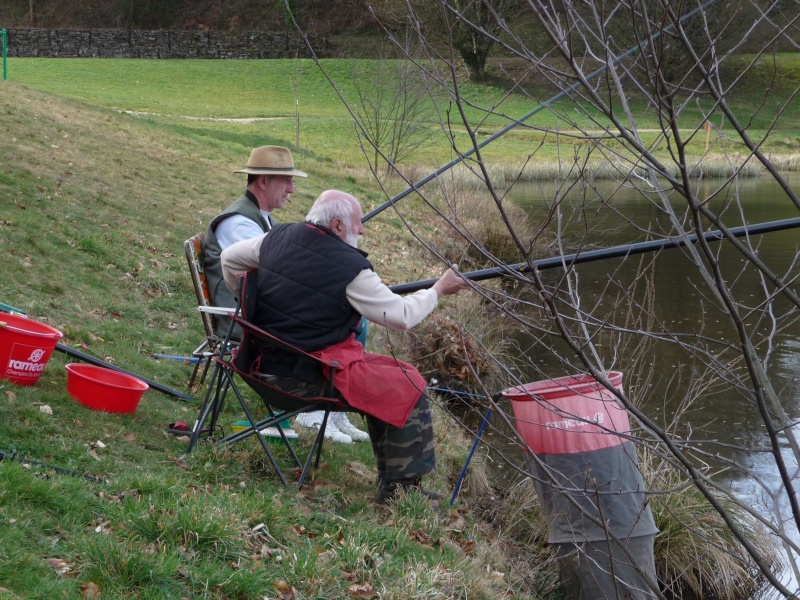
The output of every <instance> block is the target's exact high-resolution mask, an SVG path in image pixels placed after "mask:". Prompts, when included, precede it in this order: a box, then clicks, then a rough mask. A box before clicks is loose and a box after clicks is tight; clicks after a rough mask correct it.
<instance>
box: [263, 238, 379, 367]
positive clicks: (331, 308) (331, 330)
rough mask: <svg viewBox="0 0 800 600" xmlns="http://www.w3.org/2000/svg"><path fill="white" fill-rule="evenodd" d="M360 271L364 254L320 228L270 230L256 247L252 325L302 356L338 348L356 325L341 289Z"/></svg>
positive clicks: (356, 317)
mask: <svg viewBox="0 0 800 600" xmlns="http://www.w3.org/2000/svg"><path fill="white" fill-rule="evenodd" d="M364 269H372V265H371V264H370V262H369V261H368V260H367V258H366V254H365V253H364V252H362V251H361V250H358V249H357V248H353V247H352V246H350V245H348V244H346V243H345V242H344V241H343V240H341V239H340V238H338V237H337V236H336V235H335V234H334V233H333V232H332V231H330V230H329V229H327V228H326V227H322V226H320V225H312V224H310V223H289V224H281V225H276V226H275V227H273V228H272V230H271V231H270V233H269V235H267V236H266V237H265V238H264V241H263V243H262V244H261V254H260V256H259V267H258V296H257V299H256V306H255V311H254V314H253V316H252V320H253V321H254V323H255V325H257V326H258V327H261V328H262V329H264V330H265V331H267V332H269V333H271V334H273V335H275V336H276V337H278V338H280V339H282V340H284V341H286V342H288V343H290V344H293V345H295V346H297V347H298V348H301V349H303V350H305V351H306V352H313V351H316V350H321V349H323V348H327V347H328V346H331V345H333V344H337V343H339V342H343V341H344V340H346V339H347V338H348V337H349V336H350V334H351V333H352V332H353V331H355V329H356V326H357V325H358V322H359V321H360V319H361V315H360V314H358V312H356V310H355V309H353V307H352V306H351V305H350V303H349V302H348V301H347V296H346V288H347V285H348V284H349V283H350V282H351V281H353V279H355V278H356V276H358V274H359V273H360V272H361V271H363V270H364Z"/></svg>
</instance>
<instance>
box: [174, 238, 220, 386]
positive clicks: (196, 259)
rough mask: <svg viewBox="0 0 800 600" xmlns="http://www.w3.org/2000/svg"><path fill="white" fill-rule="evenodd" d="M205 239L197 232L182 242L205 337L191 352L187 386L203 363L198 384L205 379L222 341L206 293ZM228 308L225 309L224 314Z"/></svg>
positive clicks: (209, 298) (191, 382) (191, 383)
mask: <svg viewBox="0 0 800 600" xmlns="http://www.w3.org/2000/svg"><path fill="white" fill-rule="evenodd" d="M205 241H206V234H205V233H202V232H201V233H198V234H197V235H193V236H192V237H190V238H189V239H188V240H186V241H185V242H183V249H184V251H185V252H186V261H187V262H188V263H189V273H190V274H191V276H192V284H194V293H195V295H196V296H197V308H198V310H199V311H200V317H201V318H202V319H203V328H204V329H205V332H206V339H205V340H204V341H203V343H202V344H200V345H199V346H198V347H197V349H196V350H195V351H194V352H192V358H196V359H197V361H196V362H195V363H194V369H193V370H192V376H191V378H190V379H189V387H190V388H191V387H192V386H193V385H194V380H195V378H196V377H197V372H198V371H199V369H200V365H201V364H202V365H203V373H202V375H201V376H200V382H199V383H200V385H202V384H203V381H205V378H206V374H207V373H208V367H209V366H210V365H211V357H212V356H214V354H215V353H216V350H217V347H218V346H219V344H220V343H221V342H222V338H221V337H220V336H219V335H217V334H216V328H217V318H216V317H215V316H214V312H213V309H214V307H212V306H211V295H210V294H209V293H208V283H207V282H206V274H205V270H204V268H203V246H204V244H205ZM227 312H228V310H227V309H226V311H225V314H227Z"/></svg>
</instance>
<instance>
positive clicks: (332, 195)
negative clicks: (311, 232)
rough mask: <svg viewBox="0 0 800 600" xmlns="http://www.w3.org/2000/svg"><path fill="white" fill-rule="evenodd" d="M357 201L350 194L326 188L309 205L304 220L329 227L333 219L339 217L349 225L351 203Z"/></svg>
mask: <svg viewBox="0 0 800 600" xmlns="http://www.w3.org/2000/svg"><path fill="white" fill-rule="evenodd" d="M355 202H357V200H356V199H355V198H353V197H352V196H351V195H350V194H347V193H345V192H340V191H338V190H326V191H324V192H322V193H321V194H320V195H319V197H318V198H317V199H316V200H315V201H314V204H312V205H311V210H309V211H308V214H307V215H306V221H308V222H309V223H313V224H314V225H322V226H323V227H330V224H331V222H333V220H334V219H336V218H339V219H342V221H344V222H345V224H346V225H349V223H350V221H351V220H352V218H353V205H354V203H355Z"/></svg>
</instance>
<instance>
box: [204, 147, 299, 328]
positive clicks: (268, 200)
mask: <svg viewBox="0 0 800 600" xmlns="http://www.w3.org/2000/svg"><path fill="white" fill-rule="evenodd" d="M234 173H247V189H246V190H245V192H244V194H243V195H242V196H240V197H239V198H238V199H237V200H236V201H234V202H233V203H232V204H231V205H230V206H229V207H228V208H226V209H225V210H224V211H222V213H220V214H219V215H217V216H216V217H214V219H213V220H212V221H211V224H210V225H209V226H208V231H207V232H206V242H205V246H204V248H203V261H204V268H205V273H206V282H207V283H208V292H209V294H210V296H211V304H213V305H214V306H223V307H234V306H236V299H235V298H234V296H233V293H232V292H231V291H230V290H229V289H228V287H227V286H226V285H225V281H224V280H223V279H222V264H221V263H220V260H219V255H220V254H221V253H222V251H223V250H224V249H225V248H227V247H228V246H230V245H231V244H234V243H236V242H240V241H242V240H247V239H250V238H254V237H258V236H260V235H263V234H265V233H266V232H267V231H269V230H270V229H272V225H273V224H274V221H273V217H272V212H273V211H275V210H278V209H280V208H283V205H284V204H286V201H287V200H288V199H289V194H292V193H294V182H293V181H292V177H308V175H306V174H305V173H304V172H303V171H299V170H297V169H295V168H294V161H293V160H292V153H291V152H289V149H288V148H283V147H281V146H261V147H259V148H255V149H253V151H252V152H251V153H250V160H248V161H247V166H246V167H245V168H244V169H237V170H236V171H234ZM229 325H230V320H229V319H228V318H227V317H221V318H218V319H217V334H218V335H220V336H224V335H225V333H226V332H227V331H228V326H229Z"/></svg>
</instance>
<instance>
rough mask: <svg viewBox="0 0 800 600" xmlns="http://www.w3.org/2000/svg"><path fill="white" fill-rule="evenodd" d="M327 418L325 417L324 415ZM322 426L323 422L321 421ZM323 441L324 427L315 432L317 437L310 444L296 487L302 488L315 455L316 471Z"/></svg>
mask: <svg viewBox="0 0 800 600" xmlns="http://www.w3.org/2000/svg"><path fill="white" fill-rule="evenodd" d="M325 416H326V417H327V415H325ZM322 422H323V425H324V423H325V420H324V419H323V421H322ZM324 441H325V427H320V430H319V431H318V432H317V436H316V437H315V438H314V443H313V444H311V450H309V452H308V458H306V464H305V465H304V466H303V472H302V473H300V479H299V480H298V482H297V487H298V488H302V487H303V483H305V480H306V474H307V473H308V469H309V467H310V466H311V461H313V460H314V455H315V454H316V457H317V461H316V465H314V469H315V470H316V469H317V468H318V467H319V457H320V452H321V450H322V443H323V442H324Z"/></svg>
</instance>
